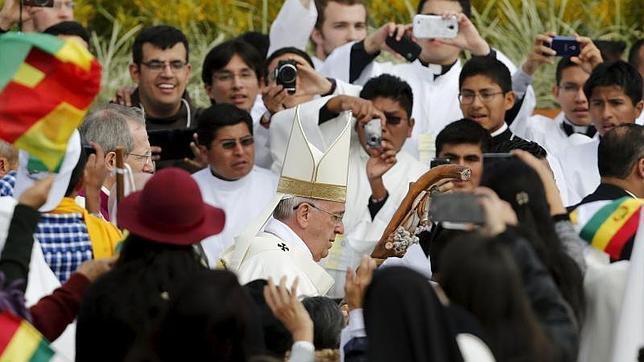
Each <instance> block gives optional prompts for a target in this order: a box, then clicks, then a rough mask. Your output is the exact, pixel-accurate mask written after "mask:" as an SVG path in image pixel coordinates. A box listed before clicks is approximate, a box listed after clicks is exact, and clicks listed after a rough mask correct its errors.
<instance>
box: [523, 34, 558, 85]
mask: <svg viewBox="0 0 644 362" xmlns="http://www.w3.org/2000/svg"><path fill="white" fill-rule="evenodd" d="M555 35H556V34H555V33H543V34H539V35H537V37H536V38H535V39H534V45H533V46H532V49H531V50H530V53H529V54H528V59H526V61H525V62H524V63H523V65H522V66H521V69H522V70H523V72H525V73H526V74H528V75H533V74H534V73H535V72H536V71H537V69H538V68H539V67H540V66H541V65H543V64H553V63H554V61H555V60H554V57H555V55H557V52H556V50H554V49H553V48H552V47H551V46H550V43H551V42H552V41H553V37H554V36H555Z"/></svg>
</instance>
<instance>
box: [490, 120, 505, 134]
mask: <svg viewBox="0 0 644 362" xmlns="http://www.w3.org/2000/svg"><path fill="white" fill-rule="evenodd" d="M506 129H508V124H507V123H505V122H503V125H502V126H501V128H499V129H497V130H496V131H494V132H492V133H490V136H492V137H496V136H498V135H500V134H501V133H503V132H505V130H506Z"/></svg>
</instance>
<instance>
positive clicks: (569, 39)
mask: <svg viewBox="0 0 644 362" xmlns="http://www.w3.org/2000/svg"><path fill="white" fill-rule="evenodd" d="M545 45H546V46H548V47H550V48H552V49H553V50H554V51H556V52H557V56H558V57H575V56H577V55H579V52H580V51H581V47H580V45H579V42H577V39H576V38H575V37H574V36H559V35H557V36H554V37H552V41H551V42H550V44H548V43H546V44H545Z"/></svg>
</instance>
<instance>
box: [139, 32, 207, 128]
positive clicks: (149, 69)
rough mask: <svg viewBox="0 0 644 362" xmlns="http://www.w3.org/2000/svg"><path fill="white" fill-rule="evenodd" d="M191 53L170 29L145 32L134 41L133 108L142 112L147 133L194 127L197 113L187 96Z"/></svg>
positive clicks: (185, 40)
mask: <svg viewBox="0 0 644 362" xmlns="http://www.w3.org/2000/svg"><path fill="white" fill-rule="evenodd" d="M189 52H190V48H189V46H188V40H187V39H186V36H185V35H184V34H183V33H182V32H181V31H180V30H178V29H176V28H174V27H171V26H167V25H158V26H153V27H150V28H146V29H143V31H141V32H140V33H139V35H137V37H136V39H135V40H134V45H133V47H132V60H133V62H132V64H130V67H129V69H130V76H131V77H132V80H133V81H134V82H135V83H136V84H137V88H136V90H135V91H134V93H133V94H132V95H131V99H132V106H135V107H140V108H141V109H143V112H144V114H145V120H146V127H147V129H148V130H159V129H181V128H190V127H194V124H193V123H194V117H195V109H194V108H193V106H192V104H191V103H190V98H189V97H188V94H187V93H186V86H187V85H188V80H189V79H190V74H191V71H192V66H191V65H190V63H189Z"/></svg>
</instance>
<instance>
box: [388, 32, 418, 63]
mask: <svg viewBox="0 0 644 362" xmlns="http://www.w3.org/2000/svg"><path fill="white" fill-rule="evenodd" d="M385 43H387V45H388V46H389V47H390V48H391V49H392V50H393V51H395V52H396V53H398V54H400V55H402V56H403V58H405V59H407V61H408V62H413V61H414V60H416V59H417V58H418V56H419V55H420V52H421V51H422V49H421V47H420V45H418V44H416V42H415V41H413V40H411V39H410V38H409V37H406V36H403V37H402V38H401V39H400V41H396V37H395V36H388V37H387V39H385Z"/></svg>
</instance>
